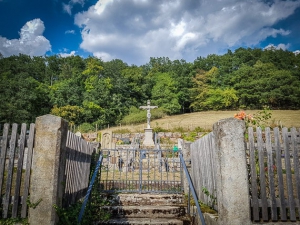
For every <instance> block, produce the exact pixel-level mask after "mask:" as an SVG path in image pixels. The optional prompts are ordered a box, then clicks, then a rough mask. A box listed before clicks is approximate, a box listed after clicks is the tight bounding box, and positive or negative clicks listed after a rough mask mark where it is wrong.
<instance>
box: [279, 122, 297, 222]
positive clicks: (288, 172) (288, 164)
mask: <svg viewBox="0 0 300 225" xmlns="http://www.w3.org/2000/svg"><path fill="white" fill-rule="evenodd" d="M282 136H283V149H284V157H285V169H286V182H287V190H288V206H289V212H290V220H291V221H296V214H295V200H294V195H293V182H292V171H291V161H290V149H289V139H288V130H287V128H286V127H284V128H283V129H282Z"/></svg>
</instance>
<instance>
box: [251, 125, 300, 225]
mask: <svg viewBox="0 0 300 225" xmlns="http://www.w3.org/2000/svg"><path fill="white" fill-rule="evenodd" d="M248 139H249V143H248V145H247V146H248V147H247V151H248V154H249V158H248V167H249V173H250V174H249V175H250V179H249V182H250V193H251V207H252V219H253V220H254V221H261V220H263V221H265V222H267V221H270V220H271V221H288V220H289V221H297V220H300V218H299V215H300V206H299V199H300V171H299V150H300V138H299V130H297V129H296V128H291V129H290V132H288V129H287V128H283V129H282V131H280V130H279V129H278V128H274V130H273V131H271V130H270V128H266V129H265V130H264V131H262V130H261V128H259V127H258V128H256V132H255V133H254V132H253V128H252V127H249V128H248Z"/></svg>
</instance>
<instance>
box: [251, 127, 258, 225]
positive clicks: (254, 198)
mask: <svg viewBox="0 0 300 225" xmlns="http://www.w3.org/2000/svg"><path fill="white" fill-rule="evenodd" d="M248 137H249V153H250V170H251V197H252V210H253V211H252V215H253V220H254V221H259V220H260V219H259V205H258V196H257V174H256V160H255V146H254V136H253V128H252V127H249V128H248Z"/></svg>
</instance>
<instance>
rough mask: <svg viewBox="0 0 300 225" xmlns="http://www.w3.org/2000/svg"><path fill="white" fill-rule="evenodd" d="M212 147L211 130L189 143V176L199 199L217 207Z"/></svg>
mask: <svg viewBox="0 0 300 225" xmlns="http://www.w3.org/2000/svg"><path fill="white" fill-rule="evenodd" d="M214 147H215V146H214V134H213V133H212V132H211V133H209V134H207V135H205V136H204V137H202V138H200V139H198V140H197V141H195V142H193V143H192V144H191V146H190V152H191V171H192V174H191V178H192V180H193V183H194V188H195V190H196V192H197V195H198V198H199V200H200V201H201V202H204V203H205V204H207V205H209V206H213V207H214V208H215V209H217V205H216V202H215V200H216V178H215V166H214V152H215V151H214ZM205 191H206V192H205ZM207 191H208V192H209V194H210V196H209V194H208V192H207ZM205 193H206V194H205Z"/></svg>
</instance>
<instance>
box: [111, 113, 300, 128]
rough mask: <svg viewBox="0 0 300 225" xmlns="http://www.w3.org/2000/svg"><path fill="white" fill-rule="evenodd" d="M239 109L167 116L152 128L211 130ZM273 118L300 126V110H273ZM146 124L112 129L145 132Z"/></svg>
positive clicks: (275, 122) (282, 124) (286, 124)
mask: <svg viewBox="0 0 300 225" xmlns="http://www.w3.org/2000/svg"><path fill="white" fill-rule="evenodd" d="M237 112H238V111H207V112H196V113H187V114H182V115H176V116H166V117H164V118H161V119H157V120H153V121H151V128H155V127H161V128H163V129H166V130H169V131H176V130H178V129H179V128H182V129H184V130H186V131H189V130H190V131H192V130H194V129H195V128H196V127H201V128H203V129H205V130H211V129H212V126H213V124H214V123H216V122H217V121H219V120H221V119H225V118H229V117H233V116H234V114H235V113H237ZM245 112H246V113H247V114H252V115H253V114H255V113H257V112H258V110H246V111H245ZM271 113H272V118H271V119H270V120H269V121H268V123H269V125H274V124H275V125H279V126H283V127H297V128H299V127H300V110H272V111H271ZM146 127H147V124H146V114H145V123H144V124H138V125H127V126H123V125H120V126H117V127H111V128H110V130H112V131H116V130H121V129H128V130H129V131H130V132H144V128H146Z"/></svg>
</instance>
